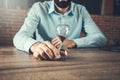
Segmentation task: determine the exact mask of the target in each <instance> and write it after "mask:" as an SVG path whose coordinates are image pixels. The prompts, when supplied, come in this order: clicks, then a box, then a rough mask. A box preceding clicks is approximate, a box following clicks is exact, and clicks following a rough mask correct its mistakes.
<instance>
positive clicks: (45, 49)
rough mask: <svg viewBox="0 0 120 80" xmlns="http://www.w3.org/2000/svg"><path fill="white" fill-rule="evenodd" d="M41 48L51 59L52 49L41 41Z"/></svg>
mask: <svg viewBox="0 0 120 80" xmlns="http://www.w3.org/2000/svg"><path fill="white" fill-rule="evenodd" d="M41 48H42V50H43V51H44V52H45V53H46V54H47V56H48V57H49V58H50V59H53V53H52V51H51V50H50V49H49V47H47V45H46V44H45V43H42V44H41Z"/></svg>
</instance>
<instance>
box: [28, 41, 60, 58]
mask: <svg viewBox="0 0 120 80" xmlns="http://www.w3.org/2000/svg"><path fill="white" fill-rule="evenodd" d="M30 50H31V51H32V53H33V55H34V56H35V57H36V58H40V57H41V58H42V59H44V60H48V59H49V60H57V59H60V58H61V55H60V52H59V50H58V49H57V48H56V47H55V46H54V45H53V44H52V43H51V42H49V41H45V42H37V43H35V44H33V45H32V46H31V48H30Z"/></svg>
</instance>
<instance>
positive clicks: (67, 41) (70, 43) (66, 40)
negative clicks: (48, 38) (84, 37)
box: [63, 39, 77, 48]
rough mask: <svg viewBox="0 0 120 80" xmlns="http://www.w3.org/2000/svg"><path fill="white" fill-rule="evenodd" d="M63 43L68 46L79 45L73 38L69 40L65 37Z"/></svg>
mask: <svg viewBox="0 0 120 80" xmlns="http://www.w3.org/2000/svg"><path fill="white" fill-rule="evenodd" d="M63 44H64V45H65V46H66V47H67V48H75V47H77V45H76V43H75V42H74V41H73V40H68V39H65V40H64V42H63Z"/></svg>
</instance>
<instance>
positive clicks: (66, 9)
mask: <svg viewBox="0 0 120 80" xmlns="http://www.w3.org/2000/svg"><path fill="white" fill-rule="evenodd" d="M55 9H56V10H57V11H58V12H59V13H62V14H64V13H65V12H67V11H68V10H69V9H70V6H68V7H66V8H60V7H58V6H57V5H56V4H55Z"/></svg>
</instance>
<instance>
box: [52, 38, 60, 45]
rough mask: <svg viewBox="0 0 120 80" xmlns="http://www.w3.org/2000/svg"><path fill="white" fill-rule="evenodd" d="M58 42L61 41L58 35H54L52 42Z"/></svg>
mask: <svg viewBox="0 0 120 80" xmlns="http://www.w3.org/2000/svg"><path fill="white" fill-rule="evenodd" d="M58 42H62V41H61V40H60V38H59V37H56V38H55V39H53V40H52V44H56V43H58Z"/></svg>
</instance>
